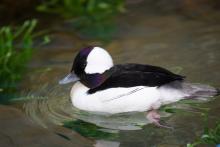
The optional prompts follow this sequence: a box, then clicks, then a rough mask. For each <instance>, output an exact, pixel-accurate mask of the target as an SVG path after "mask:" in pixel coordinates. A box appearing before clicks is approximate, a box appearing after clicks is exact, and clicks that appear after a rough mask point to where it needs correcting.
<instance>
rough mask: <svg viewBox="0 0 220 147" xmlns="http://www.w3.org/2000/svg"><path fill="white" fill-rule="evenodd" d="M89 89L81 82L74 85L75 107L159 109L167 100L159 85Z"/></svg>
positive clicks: (102, 109)
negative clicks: (93, 91)
mask: <svg viewBox="0 0 220 147" xmlns="http://www.w3.org/2000/svg"><path fill="white" fill-rule="evenodd" d="M88 90H89V88H87V87H86V86H84V85H83V84H81V83H80V82H77V83H76V84H75V85H74V86H73V88H72V90H71V100H72V103H73V105H74V106H75V107H77V108H79V109H82V110H86V111H95V112H104V113H111V114H114V113H122V112H131V111H146V110H150V109H153V108H154V109H157V108H159V107H160V106H161V104H162V103H164V102H165V101H164V100H163V99H162V96H161V94H163V93H164V92H163V91H162V93H161V92H160V90H159V89H158V88H157V87H145V86H136V87H131V88H110V89H107V90H102V91H98V92H96V93H94V94H88V93H87V91H88ZM169 101H171V100H170V99H169ZM172 101H176V100H172Z"/></svg>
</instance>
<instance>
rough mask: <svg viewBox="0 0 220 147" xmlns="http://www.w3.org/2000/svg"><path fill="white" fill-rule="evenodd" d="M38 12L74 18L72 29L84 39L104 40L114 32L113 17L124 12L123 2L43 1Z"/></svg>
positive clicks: (122, 0)
mask: <svg viewBox="0 0 220 147" xmlns="http://www.w3.org/2000/svg"><path fill="white" fill-rule="evenodd" d="M37 10H38V11H41V12H49V13H56V14H59V15H61V16H63V17H65V18H74V19H73V21H72V22H71V23H72V24H73V26H74V28H75V29H76V30H77V31H79V32H80V34H83V36H84V37H85V36H86V37H91V38H98V39H106V38H109V37H111V36H112V33H113V32H114V31H115V25H114V21H113V19H114V16H116V14H118V13H120V12H124V11H125V9H124V0H117V1H112V0H45V1H43V3H42V4H41V5H39V6H38V7H37Z"/></svg>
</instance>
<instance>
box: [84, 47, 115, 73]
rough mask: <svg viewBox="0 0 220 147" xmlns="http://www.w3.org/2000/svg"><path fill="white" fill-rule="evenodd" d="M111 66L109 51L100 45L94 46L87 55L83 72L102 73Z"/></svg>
mask: <svg viewBox="0 0 220 147" xmlns="http://www.w3.org/2000/svg"><path fill="white" fill-rule="evenodd" d="M112 66H113V60H112V58H111V56H110V55H109V53H108V52H107V51H105V50H104V49H102V48H100V47H94V49H93V50H92V51H91V52H90V53H89V55H88V57H87V65H86V68H85V72H86V73H87V74H93V73H103V72H105V71H106V70H108V69H110V68H111V67H112Z"/></svg>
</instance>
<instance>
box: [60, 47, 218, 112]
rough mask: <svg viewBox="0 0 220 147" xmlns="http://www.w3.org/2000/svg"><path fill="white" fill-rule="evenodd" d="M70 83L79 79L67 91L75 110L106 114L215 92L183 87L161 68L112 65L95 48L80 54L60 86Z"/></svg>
mask: <svg viewBox="0 0 220 147" xmlns="http://www.w3.org/2000/svg"><path fill="white" fill-rule="evenodd" d="M74 73H75V74H76V75H77V77H78V78H76V76H75V75H74ZM73 75H74V77H73ZM71 80H72V81H76V80H79V81H78V82H76V83H75V84H74V86H73V87H72V90H71V101H72V103H73V105H74V106H75V107H77V108H79V109H82V110H85V111H95V112H103V113H110V114H115V113H123V112H131V111H148V110H154V109H158V108H159V107H160V106H161V105H164V104H169V103H173V102H176V101H179V100H181V99H184V98H190V97H197V96H203V97H209V96H213V95H215V94H216V92H217V91H216V89H215V88H212V87H209V86H203V85H199V86H198V85H193V84H187V83H185V82H184V77H183V76H180V75H177V74H174V73H172V72H170V71H168V70H166V69H164V68H161V67H157V66H151V65H141V64H125V65H113V61H112V58H111V56H110V55H109V54H108V53H107V52H106V51H105V50H104V49H102V48H99V47H88V48H85V49H83V50H81V51H80V53H79V54H78V55H77V56H76V58H75V61H74V64H73V67H72V70H71V74H70V75H68V76H67V78H65V79H64V80H62V81H61V83H67V82H69V81H71Z"/></svg>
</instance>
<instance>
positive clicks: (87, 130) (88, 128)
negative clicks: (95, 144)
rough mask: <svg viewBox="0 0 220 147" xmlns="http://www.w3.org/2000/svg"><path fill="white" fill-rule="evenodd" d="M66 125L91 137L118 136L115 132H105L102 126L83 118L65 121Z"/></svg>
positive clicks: (111, 137)
mask: <svg viewBox="0 0 220 147" xmlns="http://www.w3.org/2000/svg"><path fill="white" fill-rule="evenodd" d="M64 127H66V128H69V129H72V130H75V131H76V132H78V133H80V134H81V135H82V136H85V137H90V138H96V139H100V138H102V139H114V138H116V137H117V134H115V133H108V132H103V131H102V130H101V128H100V127H98V126H96V125H94V124H91V123H87V122H84V121H81V120H76V121H69V122H65V123H64Z"/></svg>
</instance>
